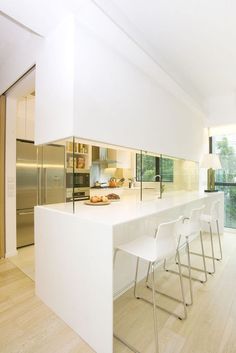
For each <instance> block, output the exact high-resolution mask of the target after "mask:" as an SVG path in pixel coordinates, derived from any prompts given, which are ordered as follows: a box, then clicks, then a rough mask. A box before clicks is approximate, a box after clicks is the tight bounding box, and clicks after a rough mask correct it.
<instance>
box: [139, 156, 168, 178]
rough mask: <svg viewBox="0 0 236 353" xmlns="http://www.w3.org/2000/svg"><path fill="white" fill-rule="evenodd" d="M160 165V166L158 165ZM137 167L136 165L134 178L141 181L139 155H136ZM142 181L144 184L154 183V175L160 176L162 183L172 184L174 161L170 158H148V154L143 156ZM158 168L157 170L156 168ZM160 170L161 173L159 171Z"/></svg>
mask: <svg viewBox="0 0 236 353" xmlns="http://www.w3.org/2000/svg"><path fill="white" fill-rule="evenodd" d="M158 160H159V163H162V166H161V168H160V166H159V165H158ZM136 161H137V165H136V174H137V175H136V177H137V181H140V180H141V154H137V160H136ZM142 164H143V165H142V169H143V173H142V180H143V181H144V182H145V181H146V182H148V181H155V175H157V174H162V181H164V182H173V181H174V161H173V160H172V159H170V158H161V159H159V157H155V156H150V155H148V154H145V155H143V163H142ZM158 167H159V168H158ZM161 170H162V171H161Z"/></svg>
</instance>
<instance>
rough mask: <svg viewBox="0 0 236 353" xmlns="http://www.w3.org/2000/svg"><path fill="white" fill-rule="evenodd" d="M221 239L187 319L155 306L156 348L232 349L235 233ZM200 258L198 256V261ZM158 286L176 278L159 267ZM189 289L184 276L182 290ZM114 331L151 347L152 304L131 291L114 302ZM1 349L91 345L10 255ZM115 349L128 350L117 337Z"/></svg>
mask: <svg viewBox="0 0 236 353" xmlns="http://www.w3.org/2000/svg"><path fill="white" fill-rule="evenodd" d="M223 243H224V260H223V261H222V262H217V264H216V266H217V272H216V274H215V275H214V276H209V280H208V282H207V283H206V284H200V283H198V282H194V294H195V295H194V300H195V303H194V305H193V306H192V307H189V308H188V318H187V320H185V321H180V320H178V319H176V318H175V317H173V316H169V315H168V314H166V313H165V312H162V311H160V310H158V327H159V336H160V337H159V339H160V353H236V234H230V233H228V234H225V235H224V236H223ZM206 248H208V244H206ZM200 260H201V259H200V258H197V257H196V262H197V263H198V264H200ZM170 266H171V267H172V266H173V265H172V264H170ZM208 266H209V267H210V262H208ZM194 275H195V273H194ZM198 276H199V274H198ZM157 286H158V287H159V288H160V289H161V290H163V291H166V292H168V293H170V294H172V295H178V277H177V276H175V275H171V274H169V273H166V272H163V271H162V270H161V269H160V270H158V271H157ZM187 289H188V286H187V280H185V290H186V293H187ZM139 291H140V294H142V295H145V296H150V294H151V293H150V292H149V291H148V290H147V289H145V288H143V286H142V284H140V286H139ZM157 299H158V303H159V304H160V305H166V306H167V307H168V308H169V309H172V310H175V312H179V313H180V312H181V310H182V307H181V306H180V305H179V304H178V305H176V303H170V302H169V300H167V299H166V298H163V297H160V296H158V297H157ZM115 331H116V333H118V334H119V335H120V336H122V337H124V338H126V339H127V340H128V341H129V342H130V343H131V344H133V345H135V346H136V347H137V350H139V351H140V352H142V353H152V352H153V351H154V350H153V348H154V346H153V342H154V341H153V316H152V307H151V306H149V305H148V304H146V303H144V302H142V301H139V300H136V299H134V297H133V292H132V290H130V291H128V292H126V293H125V294H124V295H123V296H121V297H120V298H119V299H118V300H116V302H115ZM0 352H1V353H92V352H93V350H92V349H91V348H90V347H88V346H87V345H86V343H84V342H83V341H82V340H81V339H80V338H79V337H78V335H77V334H76V333H75V332H74V331H73V330H71V329H70V328H69V327H68V326H67V325H66V324H65V323H64V322H63V321H62V320H60V319H59V318H58V317H57V316H56V315H55V314H54V313H53V312H52V311H51V310H50V309H49V308H48V307H47V306H46V305H44V304H43V303H42V302H41V301H40V300H39V299H38V298H37V297H36V296H35V294H34V282H33V281H32V280H31V279H30V278H29V277H28V276H26V275H25V274H24V273H23V272H22V271H21V270H20V269H18V268H17V267H16V266H15V264H13V263H12V262H10V261H9V260H0ZM114 353H130V350H129V349H127V348H126V347H124V346H123V345H122V344H121V343H119V342H118V341H117V340H115V341H114Z"/></svg>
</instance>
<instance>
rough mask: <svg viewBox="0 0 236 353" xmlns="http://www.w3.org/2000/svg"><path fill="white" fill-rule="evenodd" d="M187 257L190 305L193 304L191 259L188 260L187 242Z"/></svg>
mask: <svg viewBox="0 0 236 353" xmlns="http://www.w3.org/2000/svg"><path fill="white" fill-rule="evenodd" d="M186 246H187V256H188V276H189V292H190V304H189V305H192V304H193V285H192V270H191V259H190V252H189V242H188V240H187V244H186Z"/></svg>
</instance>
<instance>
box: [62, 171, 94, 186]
mask: <svg viewBox="0 0 236 353" xmlns="http://www.w3.org/2000/svg"><path fill="white" fill-rule="evenodd" d="M89 186H90V174H89V173H87V172H79V173H78V172H76V173H66V188H89Z"/></svg>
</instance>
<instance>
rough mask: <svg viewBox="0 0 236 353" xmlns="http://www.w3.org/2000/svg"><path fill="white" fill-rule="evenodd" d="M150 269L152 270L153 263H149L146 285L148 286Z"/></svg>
mask: <svg viewBox="0 0 236 353" xmlns="http://www.w3.org/2000/svg"><path fill="white" fill-rule="evenodd" d="M164 263H165V262H164ZM150 268H151V262H149V263H148V270H147V275H146V285H147V283H148V279H149V273H150Z"/></svg>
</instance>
